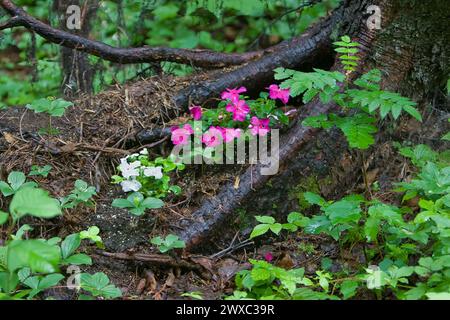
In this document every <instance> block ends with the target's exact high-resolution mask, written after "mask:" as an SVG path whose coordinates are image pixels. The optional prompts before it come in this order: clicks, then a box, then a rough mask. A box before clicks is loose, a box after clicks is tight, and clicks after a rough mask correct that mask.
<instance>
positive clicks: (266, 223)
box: [250, 216, 283, 239]
mask: <svg viewBox="0 0 450 320" xmlns="http://www.w3.org/2000/svg"><path fill="white" fill-rule="evenodd" d="M255 219H256V220H257V221H258V222H261V224H258V225H257V226H255V228H253V231H252V233H251V234H250V239H253V238H256V237H259V236H262V235H263V234H265V233H267V231H269V230H270V231H272V232H273V233H274V234H276V235H278V234H279V233H280V231H281V229H282V228H283V226H282V225H281V223H277V222H276V221H275V219H274V218H273V217H269V216H255Z"/></svg>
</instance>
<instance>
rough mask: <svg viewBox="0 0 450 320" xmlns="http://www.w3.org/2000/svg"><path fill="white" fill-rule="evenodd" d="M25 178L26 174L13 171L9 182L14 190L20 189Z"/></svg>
mask: <svg viewBox="0 0 450 320" xmlns="http://www.w3.org/2000/svg"><path fill="white" fill-rule="evenodd" d="M25 180H26V177H25V174H24V173H23V172H20V171H13V172H11V173H10V174H9V176H8V183H9V185H10V186H11V188H12V189H13V190H14V191H16V190H18V189H19V188H20V187H21V186H22V185H23V184H24V182H25Z"/></svg>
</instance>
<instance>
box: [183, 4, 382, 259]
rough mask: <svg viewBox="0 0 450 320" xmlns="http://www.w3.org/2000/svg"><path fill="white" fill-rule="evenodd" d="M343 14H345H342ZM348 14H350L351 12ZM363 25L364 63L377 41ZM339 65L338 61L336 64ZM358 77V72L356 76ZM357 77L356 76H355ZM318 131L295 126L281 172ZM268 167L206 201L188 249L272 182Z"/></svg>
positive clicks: (256, 168)
mask: <svg viewBox="0 0 450 320" xmlns="http://www.w3.org/2000/svg"><path fill="white" fill-rule="evenodd" d="M341 14H342V13H341ZM346 14H349V12H347V13H346ZM353 23H356V24H359V32H358V34H355V36H356V38H357V39H358V40H359V41H360V42H361V43H362V47H363V50H362V52H361V57H360V58H361V61H364V58H365V57H366V56H367V54H368V51H369V49H370V44H371V42H372V41H373V38H374V36H373V33H371V32H369V31H368V30H367V29H366V28H365V26H364V23H363V21H362V20H361V21H354V22H353ZM362 64H364V63H362ZM336 65H338V61H336ZM354 74H356V72H355V73H354ZM353 76H354V75H353ZM302 109H303V110H306V112H304V113H303V114H302V117H309V116H316V115H319V114H326V113H329V112H330V111H332V110H335V109H337V105H336V104H334V103H328V104H323V103H321V102H320V101H319V100H318V99H315V100H313V101H312V102H310V103H309V104H307V105H305V106H304V107H302ZM318 131H319V130H318V129H315V128H311V127H305V126H303V125H300V124H299V123H298V124H296V125H294V126H293V127H292V128H291V129H290V131H289V132H288V134H287V135H286V136H285V137H282V140H281V142H280V146H281V147H280V149H279V165H280V170H285V169H286V168H283V166H284V165H285V164H286V163H287V162H288V161H289V160H290V159H291V158H292V157H294V156H295V155H296V154H297V153H298V152H299V151H300V150H301V148H302V147H303V146H304V145H305V144H306V143H307V142H309V141H311V140H312V139H314V137H315V134H316V133H317V132H318ZM264 167H266V165H264V164H257V165H253V166H250V167H249V168H248V169H247V170H246V171H245V172H244V173H243V174H242V175H241V176H240V177H239V179H238V180H239V181H240V183H239V186H238V187H236V185H235V183H234V182H230V183H228V184H226V185H225V186H224V187H223V188H222V189H221V190H220V192H219V193H218V194H217V196H215V197H214V198H210V199H207V200H205V202H204V203H203V204H202V206H201V207H200V208H199V209H198V210H196V211H195V212H194V213H193V214H192V216H191V219H190V220H194V221H195V222H193V223H192V222H191V221H189V222H188V223H186V224H182V226H183V227H184V229H183V230H182V231H181V232H179V236H180V238H181V239H183V240H184V241H185V242H186V243H187V249H188V250H191V251H195V249H196V247H197V246H199V245H200V244H201V243H202V242H205V241H206V242H207V240H208V235H210V234H211V232H213V231H214V230H215V229H216V228H217V227H218V226H219V225H221V223H222V222H223V221H225V220H226V219H227V218H228V216H229V215H230V214H232V213H233V211H234V210H235V209H236V208H237V207H238V206H239V205H240V203H241V202H243V201H245V199H246V198H248V197H249V196H251V194H252V192H253V191H254V190H256V189H258V188H261V187H263V186H264V185H265V183H266V182H267V181H268V180H269V179H270V175H263V174H262V171H261V169H262V168H264Z"/></svg>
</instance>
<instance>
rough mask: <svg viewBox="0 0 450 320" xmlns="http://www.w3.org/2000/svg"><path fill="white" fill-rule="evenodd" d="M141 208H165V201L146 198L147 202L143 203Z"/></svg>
mask: <svg viewBox="0 0 450 320" xmlns="http://www.w3.org/2000/svg"><path fill="white" fill-rule="evenodd" d="M141 206H142V207H144V208H147V209H158V208H162V207H163V206H164V201H162V200H161V199H157V198H152V197H149V198H145V200H144V201H142V204H141Z"/></svg>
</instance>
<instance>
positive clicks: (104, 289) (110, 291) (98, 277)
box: [81, 272, 122, 299]
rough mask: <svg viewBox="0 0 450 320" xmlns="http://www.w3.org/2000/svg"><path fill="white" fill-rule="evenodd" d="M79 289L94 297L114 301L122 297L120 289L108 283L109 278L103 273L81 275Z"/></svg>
mask: <svg viewBox="0 0 450 320" xmlns="http://www.w3.org/2000/svg"><path fill="white" fill-rule="evenodd" d="M81 288H82V289H84V290H86V291H88V292H90V293H91V294H92V295H93V296H94V297H99V296H101V297H104V298H109V299H114V298H118V297H121V296H122V292H121V291H120V289H118V288H116V287H115V286H114V285H112V284H110V283H109V278H108V276H107V275H106V274H104V273H103V272H97V273H95V274H93V275H90V274H88V273H82V274H81Z"/></svg>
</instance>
